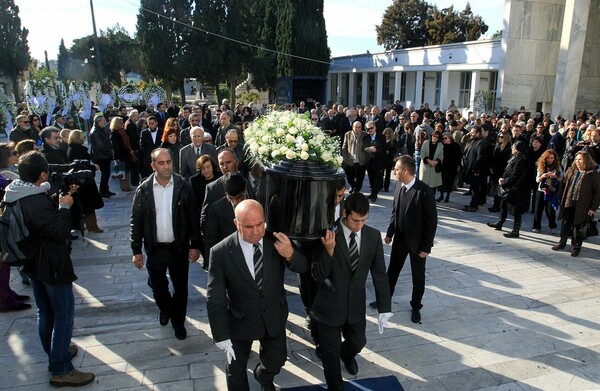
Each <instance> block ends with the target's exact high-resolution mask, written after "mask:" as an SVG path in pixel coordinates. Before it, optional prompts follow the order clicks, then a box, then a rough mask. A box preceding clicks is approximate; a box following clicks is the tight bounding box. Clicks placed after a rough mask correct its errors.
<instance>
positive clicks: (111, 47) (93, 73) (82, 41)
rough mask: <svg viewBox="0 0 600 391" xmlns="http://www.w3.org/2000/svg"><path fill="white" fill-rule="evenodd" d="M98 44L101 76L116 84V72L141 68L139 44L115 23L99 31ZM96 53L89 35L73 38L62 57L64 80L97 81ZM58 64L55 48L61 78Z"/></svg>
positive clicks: (59, 57) (59, 56)
mask: <svg viewBox="0 0 600 391" xmlns="http://www.w3.org/2000/svg"><path fill="white" fill-rule="evenodd" d="M98 46H99V49H100V54H101V57H100V60H101V63H102V69H103V71H104V77H105V78H106V79H107V81H109V82H111V83H115V84H119V83H120V82H121V75H120V71H121V70H122V69H123V70H125V71H126V72H129V71H136V72H141V71H142V67H141V61H140V54H139V44H138V43H137V41H136V40H135V39H133V38H132V37H131V36H130V35H129V33H128V32H127V31H126V30H125V29H124V28H123V27H121V26H119V25H118V24H117V25H115V26H113V27H110V28H108V29H106V30H101V31H100V35H99V37H98ZM96 55H97V53H96V49H95V47H94V36H93V35H86V36H85V37H81V38H77V39H74V40H73V45H72V46H71V48H70V49H69V52H68V53H67V55H66V56H64V57H65V60H64V72H65V77H64V79H68V80H86V81H90V82H91V81H95V80H97V79H98V77H97V69H96V66H95V56H96ZM62 67H63V65H61V52H60V47H59V53H58V70H59V78H61V79H63V78H62V77H60V73H61V68H62Z"/></svg>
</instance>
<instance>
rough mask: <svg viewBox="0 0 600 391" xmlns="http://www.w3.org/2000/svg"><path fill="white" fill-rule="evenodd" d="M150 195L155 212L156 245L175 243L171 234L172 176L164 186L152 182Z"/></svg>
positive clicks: (173, 235) (155, 181)
mask: <svg viewBox="0 0 600 391" xmlns="http://www.w3.org/2000/svg"><path fill="white" fill-rule="evenodd" d="M152 193H153V194H154V210H155V211H156V240H157V241H158V243H172V242H174V241H175V234H174V233H173V176H172V175H171V179H170V180H169V183H167V185H166V186H162V185H161V184H160V183H158V181H157V180H156V177H154V179H153V180H152Z"/></svg>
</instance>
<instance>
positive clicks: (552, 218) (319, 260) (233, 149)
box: [0, 101, 600, 390]
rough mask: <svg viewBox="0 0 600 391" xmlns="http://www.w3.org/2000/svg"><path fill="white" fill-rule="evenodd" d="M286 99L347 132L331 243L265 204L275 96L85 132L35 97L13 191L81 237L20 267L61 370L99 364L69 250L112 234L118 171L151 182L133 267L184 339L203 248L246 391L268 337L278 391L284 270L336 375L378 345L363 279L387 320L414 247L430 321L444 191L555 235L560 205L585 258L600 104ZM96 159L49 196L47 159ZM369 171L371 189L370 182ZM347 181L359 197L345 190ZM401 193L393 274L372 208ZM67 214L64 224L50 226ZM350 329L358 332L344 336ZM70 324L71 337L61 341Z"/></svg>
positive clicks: (563, 231) (75, 381) (3, 289)
mask: <svg viewBox="0 0 600 391" xmlns="http://www.w3.org/2000/svg"><path fill="white" fill-rule="evenodd" d="M282 109H283V110H294V111H297V112H298V113H301V114H304V113H306V115H307V116H308V118H310V120H311V121H312V123H313V124H314V125H315V126H318V127H320V128H322V129H323V130H325V131H326V132H327V133H328V134H330V135H331V136H332V137H338V138H339V142H340V151H341V155H342V158H343V164H342V168H343V170H344V173H345V179H344V180H342V181H341V183H338V184H336V209H335V216H334V217H335V223H334V225H333V226H332V230H330V231H327V233H325V234H324V236H323V238H322V240H321V244H320V245H319V244H318V243H317V245H314V244H311V245H306V244H303V243H297V242H295V241H291V240H290V239H289V238H288V237H287V236H286V235H285V234H283V233H277V232H275V233H272V234H269V233H265V217H264V212H263V208H262V206H261V204H260V203H258V202H257V201H256V199H257V195H258V194H260V191H261V189H260V186H261V175H262V171H261V168H260V166H259V165H256V164H253V162H252V161H251V160H250V159H249V158H248V156H247V154H246V152H245V150H244V148H243V145H244V129H245V128H246V127H247V126H248V124H249V123H250V122H252V121H253V120H254V119H255V118H257V117H258V116H260V115H263V114H265V113H266V110H267V108H266V107H260V108H259V107H256V106H254V105H250V106H244V105H241V104H239V105H237V106H236V107H235V108H234V109H231V107H229V104H228V102H227V101H223V102H222V105H220V106H219V107H218V108H217V110H216V112H215V113H212V112H211V110H210V109H209V107H208V106H207V105H185V106H183V107H181V108H180V107H177V105H176V104H175V103H174V102H171V104H170V105H169V106H167V104H166V103H162V102H161V103H159V104H157V106H156V111H155V110H154V107H153V106H152V105H149V104H148V105H145V104H144V105H139V106H137V107H119V108H118V109H114V110H113V109H111V108H108V109H107V110H106V111H105V112H98V113H96V114H95V115H94V117H93V121H92V123H91V124H89V125H90V126H89V131H87V132H85V131H82V130H79V129H74V128H73V127H74V126H75V121H73V120H72V119H71V118H66V117H64V116H62V115H60V114H58V115H55V116H54V117H53V123H52V125H51V126H47V127H44V126H42V125H40V124H41V123H42V122H44V118H40V116H37V115H29V113H27V112H25V111H24V112H21V113H20V114H19V115H18V116H17V118H16V123H17V124H16V126H15V128H14V129H13V131H12V132H11V133H10V135H9V142H8V143H5V144H0V180H1V181H3V182H2V183H3V188H4V189H6V191H7V197H5V201H10V200H11V199H20V198H24V197H30V196H31V197H35V199H36V200H37V199H39V201H38V202H37V203H36V206H35V207H36V208H37V207H39V208H45V209H44V210H46V209H48V210H49V209H52V210H53V212H52V214H51V215H52V216H54V220H53V221H52V222H48V221H38V222H36V224H39V225H40V226H39V227H37V228H36V229H37V231H36V232H37V233H38V235H41V236H42V237H43V238H44V240H46V241H47V242H48V245H51V244H52V243H55V242H56V243H58V242H60V243H61V246H63V245H64V247H65V250H64V251H61V252H60V254H55V256H54V258H55V259H56V260H55V264H54V266H56V265H58V266H56V267H57V268H58V269H57V270H54V273H49V271H48V270H42V268H41V266H40V264H42V263H43V261H44V257H46V256H47V255H46V254H45V253H43V254H42V253H40V250H39V248H37V247H36V248H34V247H33V245H32V247H31V248H30V249H29V253H28V254H29V256H30V257H31V258H32V259H33V260H34V261H31V262H29V263H28V264H27V266H25V267H24V268H23V270H21V276H22V280H23V282H24V283H29V284H31V285H32V287H33V292H34V297H35V300H36V303H37V305H38V310H39V313H40V316H39V328H40V337H41V340H42V345H43V346H44V349H45V351H46V353H47V354H48V356H49V363H50V366H51V368H52V377H51V383H52V384H54V385H70V386H79V385H84V384H87V383H89V382H91V381H92V380H93V378H94V375H93V374H91V373H83V372H79V371H77V370H76V369H74V368H73V367H72V365H70V359H71V358H72V357H73V356H74V354H76V353H77V347H76V346H75V345H73V344H71V343H70V337H71V334H72V317H73V302H72V281H73V280H74V278H75V277H74V272H73V267H72V264H71V261H70V257H69V255H68V248H69V241H70V240H71V239H72V238H73V235H75V234H76V233H74V232H71V228H80V229H83V227H85V229H86V230H87V231H89V232H102V229H101V228H100V227H98V222H97V219H96V214H95V211H96V210H98V209H100V208H102V207H104V205H105V201H106V200H108V199H110V198H111V197H112V196H114V195H115V193H114V192H113V191H111V189H110V187H109V183H110V177H111V175H112V176H113V177H114V178H116V179H118V180H119V184H120V190H121V191H122V192H132V191H134V192H135V193H134V196H133V203H132V212H131V247H132V252H133V257H132V263H133V265H134V266H135V267H136V268H138V269H142V268H143V267H145V268H146V270H147V272H148V285H149V286H150V288H151V289H152V292H153V296H154V299H155V302H156V305H157V307H158V313H159V316H158V318H159V322H160V324H161V325H162V326H166V325H168V324H169V323H171V325H172V327H173V330H174V335H175V337H176V338H177V339H179V340H183V339H185V338H186V337H187V330H186V328H185V319H186V311H187V300H188V297H187V295H188V271H189V262H197V261H202V262H203V268H204V269H205V270H207V272H208V289H207V295H208V315H209V321H210V326H211V330H212V334H213V338H214V340H215V343H216V345H217V347H219V349H221V350H223V351H224V352H225V354H226V360H227V365H226V369H227V382H228V387H229V389H231V390H238V389H247V388H248V379H247V376H246V365H247V361H248V354H249V351H250V347H251V345H252V341H254V340H259V341H260V343H261V354H260V362H259V364H258V365H257V367H256V368H255V370H254V377H255V379H256V380H257V381H258V382H259V383H260V385H261V387H262V389H266V390H271V389H274V386H273V378H274V376H275V375H276V374H277V373H279V371H280V369H281V366H282V365H283V363H284V362H285V357H286V356H285V353H286V348H285V320H286V319H287V304H286V303H285V302H286V300H285V292H284V287H283V273H284V270H285V268H286V267H287V268H289V269H290V270H292V271H294V272H297V273H299V274H300V275H301V276H302V278H300V290H301V293H302V299H303V302H304V307H305V309H306V316H307V322H306V325H307V327H309V328H310V329H311V335H312V336H313V339H314V342H315V348H316V353H317V355H318V356H319V357H321V358H322V360H323V366H324V371H325V379H326V382H327V384H328V386H329V388H330V389H335V390H337V389H340V390H341V389H343V384H342V381H341V373H340V367H339V360H340V359H341V360H342V362H343V363H344V365H345V367H346V369H347V370H348V372H349V373H351V374H356V373H357V372H358V367H357V363H356V360H355V357H356V355H357V354H359V352H360V351H361V349H362V348H363V347H364V346H365V343H366V339H365V303H366V300H365V297H364V295H365V289H364V288H365V284H366V278H367V275H368V274H369V272H370V274H371V276H372V278H373V281H374V285H375V288H376V296H377V297H376V300H375V301H374V302H372V303H370V305H371V306H372V307H373V308H376V309H378V311H379V324H380V330H379V331H380V332H383V329H384V328H385V327H387V322H388V321H389V319H390V317H391V307H390V298H391V295H393V292H394V289H395V285H396V282H397V280H398V276H399V274H400V272H401V270H402V268H403V265H404V263H405V259H406V257H407V256H409V257H410V263H411V269H412V281H413V292H412V297H411V302H410V305H411V308H412V313H411V321H413V322H415V323H419V322H421V319H422V317H421V309H422V302H421V300H422V297H423V293H424V291H425V262H426V258H427V256H428V255H429V253H430V252H431V249H432V246H433V240H434V237H435V232H436V228H437V206H436V203H440V202H444V203H448V202H449V201H450V196H451V194H453V193H454V192H455V191H456V190H457V189H458V188H459V187H462V186H463V185H465V184H466V185H468V187H469V191H468V192H467V193H465V194H467V195H469V196H470V202H469V203H468V204H466V205H464V206H463V207H462V210H463V211H465V212H474V213H475V212H478V211H479V208H480V207H481V206H483V205H486V204H487V200H488V196H492V199H493V202H492V203H491V206H490V207H489V208H488V210H489V211H490V212H494V213H499V218H498V220H497V221H496V222H490V223H488V225H489V226H490V227H492V228H495V229H497V230H501V229H502V227H503V225H504V224H505V222H506V220H507V218H508V214H509V213H512V214H513V216H514V223H513V227H512V230H511V231H510V232H507V233H505V234H504V236H506V237H507V238H518V237H519V234H520V230H521V225H522V215H523V214H524V213H527V212H529V211H531V212H532V213H534V222H533V226H532V227H531V229H532V231H533V232H534V233H539V232H540V231H541V230H542V228H543V227H542V226H543V223H542V219H543V215H544V214H545V215H546V218H547V220H548V222H547V225H548V228H549V229H550V231H551V232H552V233H555V231H556V230H557V229H558V224H557V218H558V219H559V220H561V227H560V239H559V241H558V243H557V244H556V245H555V246H553V247H552V250H556V251H558V250H561V249H563V248H565V247H566V243H567V240H568V238H569V237H571V255H572V256H578V255H579V253H580V251H581V247H582V242H583V240H584V239H585V238H584V237H583V236H582V233H581V232H582V231H581V227H582V226H583V225H584V224H586V222H587V221H588V220H589V219H593V218H594V214H595V212H596V209H597V208H598V206H599V205H600V174H599V173H598V167H599V165H598V164H597V162H598V159H600V117H599V118H596V117H595V116H593V115H589V114H587V113H583V112H582V113H578V114H577V115H576V116H575V117H574V118H573V119H572V120H565V119H563V118H561V117H560V116H557V117H555V118H553V119H552V118H550V116H549V115H548V114H545V115H544V114H542V113H535V114H533V115H531V114H530V113H528V112H526V111H525V110H524V108H523V110H520V111H516V112H515V113H513V114H511V115H509V114H508V113H505V112H502V113H499V114H496V113H495V114H492V115H487V114H482V115H481V116H479V117H477V116H475V115H474V114H473V113H468V114H467V115H464V116H463V115H462V114H461V113H460V112H459V111H458V110H457V109H456V108H455V107H452V108H450V109H448V110H446V111H444V112H442V111H441V110H432V109H431V108H430V107H429V105H428V104H424V105H423V106H422V107H420V108H419V109H416V110H411V109H408V108H404V107H402V106H401V105H400V103H399V102H396V104H394V105H389V106H388V107H385V108H384V109H383V110H381V109H380V108H379V107H378V106H356V107H344V106H343V105H341V104H333V105H331V106H326V105H321V104H319V103H318V102H315V103H314V104H313V105H312V107H310V108H309V107H307V105H306V104H305V102H300V103H299V105H298V106H296V105H286V106H284V107H283V108H282ZM85 128H88V127H87V125H86V127H85ZM86 141H87V142H86ZM86 144H87V145H88V146H89V149H88V148H87V146H86ZM38 151H39V152H38ZM82 160H83V161H90V162H92V164H90V165H89V166H90V167H89V168H90V169H92V170H95V169H97V170H98V171H99V172H100V178H99V185H98V186H96V184H95V183H87V184H82V185H79V186H70V187H69V188H68V189H63V190H66V191H62V193H61V192H57V194H59V193H61V195H59V196H58V195H57V197H56V198H55V199H54V201H53V200H51V199H50V198H49V197H48V196H47V195H46V193H47V192H48V191H47V190H48V189H47V187H46V185H45V184H44V183H45V182H46V181H47V180H48V179H49V178H50V177H49V171H52V167H53V166H50V167H48V163H49V164H51V165H69V164H72V163H73V162H77V161H82ZM367 175H368V178H369V186H370V188H369V190H368V194H369V195H368V196H365V195H364V194H363V193H367V191H366V189H365V185H364V179H365V177H366V176H367ZM392 178H395V180H396V185H395V189H394V188H393V185H394V182H392ZM54 190H56V189H54ZM346 190H348V192H349V196H348V197H347V198H346V199H344V193H345V192H346ZM390 191H394V201H393V206H392V208H391V210H390V224H389V227H388V229H387V232H386V233H385V239H384V242H385V243H386V244H391V245H392V254H391V257H390V263H389V267H388V269H387V270H386V269H385V263H384V261H383V251H382V243H381V241H380V240H379V241H378V240H377V238H381V234H380V233H379V232H378V231H376V230H375V229H374V228H371V227H369V226H368V225H366V221H367V218H368V211H369V202H371V203H376V202H377V201H378V197H379V195H380V193H381V192H390ZM19 192H21V193H19ZM49 193H52V191H50V192H49ZM338 193H339V196H338ZM15 194H16V195H17V196H16V198H15ZM436 195H437V198H436ZM11 197H12V198H11ZM32 199H33V198H32ZM52 202H56V205H57V206H53V205H54V204H53V203H52ZM38 204H39V205H38ZM32 208H33V207H32ZM28 213H34V211H30V212H28ZM48 213H50V212H48ZM57 213H58V214H57ZM67 217H68V218H67ZM57 224H58V226H57ZM51 228H52V229H54V230H55V231H54V232H53V233H52V235H50V234H46V233H47V232H48V230H49V229H51ZM65 232H66V233H65ZM67 233H68V235H67ZM375 242H378V243H379V244H377V245H374V244H375ZM42 243H44V242H43V241H42ZM61 248H62V247H61ZM36 251H37V252H36ZM144 253H145V255H144ZM338 260H339V261H340V262H343V263H342V264H339V263H336V261H338ZM315 261H316V262H315ZM0 267H1V269H0V299H2V300H0V311H11V310H23V309H28V308H31V305H30V304H29V303H27V301H28V300H29V299H30V298H29V297H28V296H21V295H18V294H17V293H15V292H14V291H13V290H11V289H10V286H9V278H10V268H8V267H5V265H3V264H1V263H0ZM50 271H52V270H50ZM169 278H170V280H171V285H172V286H173V292H172V293H171V290H170V289H169ZM57 285H60V289H62V290H63V291H65V292H66V291H69V289H70V290H71V296H69V295H67V299H64V298H63V299H61V300H62V301H60V302H58V303H55V301H56V300H58V299H56V298H55V296H54V293H53V292H54V291H53V290H54V289H58V288H57ZM350 293H353V295H350ZM354 293H356V294H354ZM350 296H352V297H354V298H353V299H352V300H349V299H348V297H350ZM53 317H60V318H61V321H63V322H64V324H63V325H62V326H61V327H63V329H62V330H61V332H56V330H55V335H54V336H52V337H50V336H49V330H52V329H53V328H54V329H55V328H56V327H57V325H56V324H54V325H52V324H51V322H50V321H49V319H52V318H53ZM50 334H52V333H50ZM340 335H343V336H344V343H338V342H341V339H340ZM59 337H60V338H61V341H60V343H54V342H53V338H59ZM338 340H339V341H338ZM335 341H338V342H335ZM334 342H335V343H334Z"/></svg>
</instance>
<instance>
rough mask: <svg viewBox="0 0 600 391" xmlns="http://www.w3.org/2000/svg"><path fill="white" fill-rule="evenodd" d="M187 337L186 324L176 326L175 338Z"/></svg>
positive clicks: (182, 338)
mask: <svg viewBox="0 0 600 391" xmlns="http://www.w3.org/2000/svg"><path fill="white" fill-rule="evenodd" d="M186 337H187V330H186V329H185V327H184V326H178V327H175V338H177V339H178V340H180V341H182V340H184V339H185V338H186Z"/></svg>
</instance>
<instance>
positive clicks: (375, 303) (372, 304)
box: [369, 301, 378, 309]
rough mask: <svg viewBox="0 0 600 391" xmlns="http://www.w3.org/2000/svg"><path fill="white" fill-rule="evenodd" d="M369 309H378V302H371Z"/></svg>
mask: <svg viewBox="0 0 600 391" xmlns="http://www.w3.org/2000/svg"><path fill="white" fill-rule="evenodd" d="M369 307H371V308H375V309H377V308H378V307H377V302H376V301H372V302H370V303H369Z"/></svg>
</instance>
